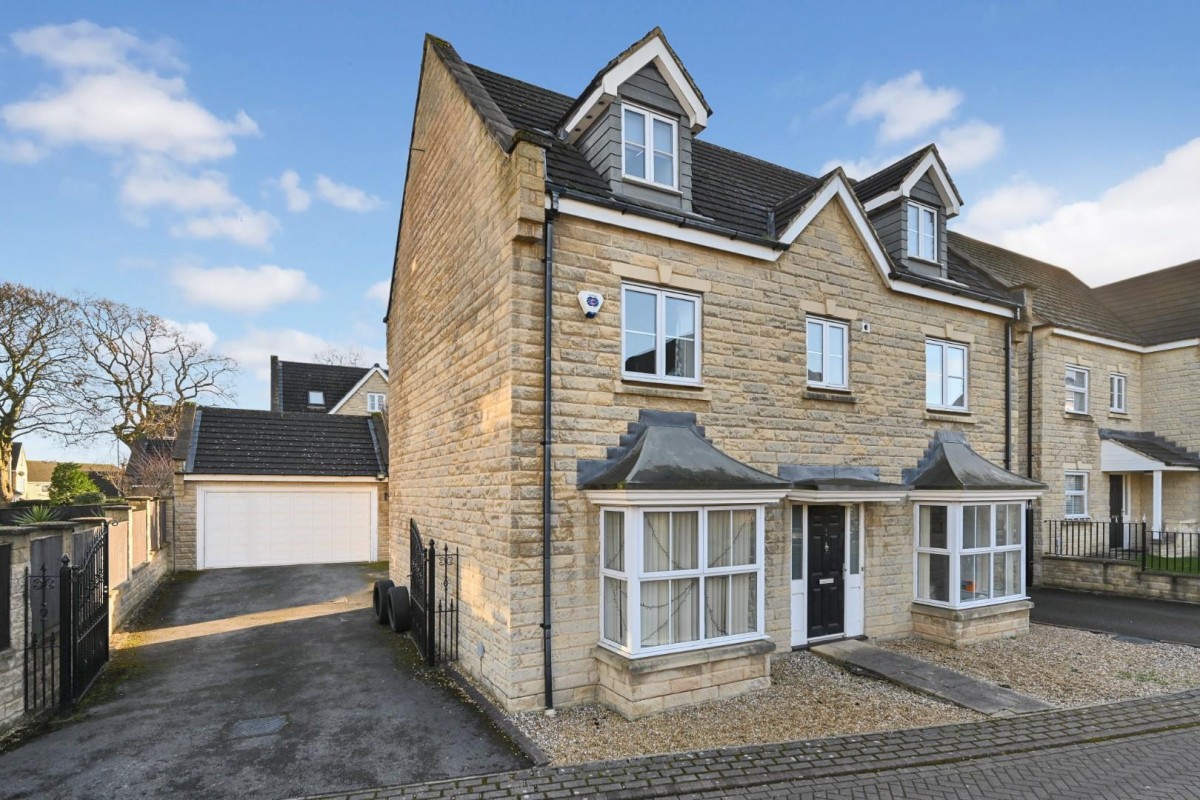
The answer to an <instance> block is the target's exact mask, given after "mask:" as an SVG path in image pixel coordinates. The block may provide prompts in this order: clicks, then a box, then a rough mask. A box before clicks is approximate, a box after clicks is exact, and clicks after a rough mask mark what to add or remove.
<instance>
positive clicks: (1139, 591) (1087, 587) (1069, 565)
mask: <svg viewBox="0 0 1200 800" xmlns="http://www.w3.org/2000/svg"><path fill="white" fill-rule="evenodd" d="M1042 570H1043V572H1042V585H1043V586H1056V587H1058V588H1061V589H1078V590H1081V591H1085V592H1111V593H1114V594H1122V595H1128V596H1130V597H1149V598H1152V599H1155V600H1180V601H1184V602H1188V603H1200V575H1174V574H1167V573H1163V572H1143V571H1142V569H1141V566H1140V565H1138V564H1136V563H1128V562H1123V561H1105V560H1103V559H1095V558H1062V557H1059V556H1043V564H1042Z"/></svg>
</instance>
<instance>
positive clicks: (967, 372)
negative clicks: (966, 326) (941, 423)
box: [925, 339, 971, 412]
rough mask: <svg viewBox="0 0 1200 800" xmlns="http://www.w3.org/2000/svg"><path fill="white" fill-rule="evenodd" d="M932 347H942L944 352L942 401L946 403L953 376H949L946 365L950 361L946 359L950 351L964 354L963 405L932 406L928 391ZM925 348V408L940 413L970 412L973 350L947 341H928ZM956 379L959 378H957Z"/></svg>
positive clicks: (941, 404)
mask: <svg viewBox="0 0 1200 800" xmlns="http://www.w3.org/2000/svg"><path fill="white" fill-rule="evenodd" d="M931 345H933V346H936V347H940V348H941V350H942V400H943V401H945V399H946V398H947V397H949V396H950V390H949V387H950V377H951V376H950V375H949V374H948V371H947V369H946V364H947V363H948V359H947V358H946V355H947V353H948V352H949V351H950V350H961V351H962V354H963V374H962V382H963V404H962V405H961V406H955V405H948V404H946V403H945V402H942V403H940V404H932V403H930V402H929V390H928V385H929V350H928V348H929V347H930V346H931ZM925 348H926V352H925V384H926V395H925V397H926V400H925V407H926V408H934V409H938V410H940V411H958V412H965V411H968V410H969V409H970V408H971V350H970V348H969V347H967V346H966V345H965V344H959V343H958V342H947V341H942V340H940V339H926V340H925ZM955 377H957V376H955Z"/></svg>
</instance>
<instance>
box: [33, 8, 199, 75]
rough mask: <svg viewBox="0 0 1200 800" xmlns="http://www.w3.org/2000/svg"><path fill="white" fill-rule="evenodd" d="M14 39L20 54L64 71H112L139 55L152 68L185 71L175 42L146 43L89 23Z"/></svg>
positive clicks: (50, 27)
mask: <svg viewBox="0 0 1200 800" xmlns="http://www.w3.org/2000/svg"><path fill="white" fill-rule="evenodd" d="M11 38H12V43H13V45H14V46H15V47H16V48H17V51H18V52H20V53H21V54H23V55H27V56H36V57H37V58H40V59H42V60H43V61H45V62H46V63H47V64H49V65H50V66H53V67H59V68H61V69H104V68H110V67H114V66H117V65H118V64H121V63H123V62H125V61H126V60H127V59H129V58H130V57H132V56H139V57H141V58H143V59H145V60H146V61H148V62H149V63H150V64H153V65H157V66H162V67H167V68H171V69H176V70H183V69H184V65H183V63H182V62H181V61H180V60H179V59H178V58H177V57H176V55H175V46H174V44H173V43H172V42H170V41H168V40H160V41H157V42H145V41H143V40H141V39H139V38H138V37H137V36H135V35H134V34H132V33H130V32H128V31H125V30H122V29H120V28H101V27H100V26H99V25H97V24H95V23H94V22H89V21H87V20H79V21H77V22H72V23H71V24H69V25H43V26H41V27H39V28H31V29H30V30H27V31H17V32H16V33H14V34H13V35H12V37H11Z"/></svg>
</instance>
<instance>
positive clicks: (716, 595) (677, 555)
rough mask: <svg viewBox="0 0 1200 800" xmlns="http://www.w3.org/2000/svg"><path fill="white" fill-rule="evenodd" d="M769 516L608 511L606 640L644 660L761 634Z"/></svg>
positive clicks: (731, 511) (731, 510) (604, 523)
mask: <svg viewBox="0 0 1200 800" xmlns="http://www.w3.org/2000/svg"><path fill="white" fill-rule="evenodd" d="M763 514H764V510H763V507H761V506H734V507H698V508H650V507H646V508H638V507H631V508H621V509H610V508H606V509H603V510H602V511H601V514H600V528H601V548H600V549H601V553H600V564H601V569H600V572H601V594H602V597H601V603H600V607H601V611H600V616H601V621H600V630H601V643H602V644H604V645H605V646H607V647H610V648H612V649H616V650H620V651H622V652H625V653H628V654H630V655H635V656H636V655H649V654H654V653H661V652H676V651H680V650H691V649H696V648H701V647H710V646H719V645H722V644H730V643H733V642H739V641H747V640H750V639H757V638H761V637H762V631H763V608H762V599H763Z"/></svg>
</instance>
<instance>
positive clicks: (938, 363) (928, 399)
mask: <svg viewBox="0 0 1200 800" xmlns="http://www.w3.org/2000/svg"><path fill="white" fill-rule="evenodd" d="M925 404H926V405H929V406H940V405H942V346H941V345H940V344H935V343H934V342H926V343H925Z"/></svg>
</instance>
